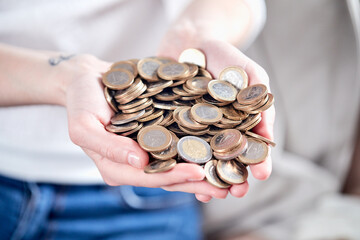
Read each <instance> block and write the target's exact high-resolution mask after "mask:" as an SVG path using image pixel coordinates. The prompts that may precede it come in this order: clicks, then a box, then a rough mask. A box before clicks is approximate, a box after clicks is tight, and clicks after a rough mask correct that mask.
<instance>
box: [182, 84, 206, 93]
mask: <svg viewBox="0 0 360 240" xmlns="http://www.w3.org/2000/svg"><path fill="white" fill-rule="evenodd" d="M182 87H183V89H184V91H185V92H188V93H191V95H204V94H205V93H206V92H205V91H197V90H193V89H190V88H188V87H187V86H186V84H184V85H183V86H182Z"/></svg>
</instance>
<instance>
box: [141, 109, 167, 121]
mask: <svg viewBox="0 0 360 240" xmlns="http://www.w3.org/2000/svg"><path fill="white" fill-rule="evenodd" d="M163 114H164V110H162V109H158V110H156V111H155V112H154V113H153V114H151V115H149V116H146V117H144V118H139V119H138V121H139V122H148V121H151V120H153V119H155V118H158V117H160V116H162V115H163Z"/></svg>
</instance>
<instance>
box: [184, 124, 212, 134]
mask: <svg viewBox="0 0 360 240" xmlns="http://www.w3.org/2000/svg"><path fill="white" fill-rule="evenodd" d="M178 127H179V128H180V129H181V130H182V131H183V132H184V133H187V134H189V135H193V136H202V135H204V134H207V133H208V132H209V127H208V128H205V129H203V130H193V129H190V128H187V127H184V126H181V125H179V124H178Z"/></svg>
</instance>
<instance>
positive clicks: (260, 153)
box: [238, 138, 269, 165]
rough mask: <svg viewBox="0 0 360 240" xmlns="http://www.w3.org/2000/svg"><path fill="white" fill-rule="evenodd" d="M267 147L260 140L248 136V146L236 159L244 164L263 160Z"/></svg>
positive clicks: (266, 154)
mask: <svg viewBox="0 0 360 240" xmlns="http://www.w3.org/2000/svg"><path fill="white" fill-rule="evenodd" d="M268 153H269V148H268V146H267V145H266V143H264V142H263V141H261V140H258V139H255V138H248V147H247V149H246V151H245V152H244V153H242V154H241V155H240V156H239V157H238V159H239V161H241V162H242V163H245V164H248V165H250V164H257V163H261V162H263V161H264V160H265V159H266V157H267V156H268Z"/></svg>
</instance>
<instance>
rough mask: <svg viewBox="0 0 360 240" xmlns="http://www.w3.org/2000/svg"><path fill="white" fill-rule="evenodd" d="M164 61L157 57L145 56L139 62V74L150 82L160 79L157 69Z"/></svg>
mask: <svg viewBox="0 0 360 240" xmlns="http://www.w3.org/2000/svg"><path fill="white" fill-rule="evenodd" d="M161 64H162V63H161V62H160V61H159V60H157V59H152V58H144V59H141V60H140V61H139V62H138V64H137V69H138V72H139V75H140V76H141V77H142V78H144V79H146V80H147V81H149V82H157V81H159V78H158V75H157V70H158V68H159V67H160V65H161Z"/></svg>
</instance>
